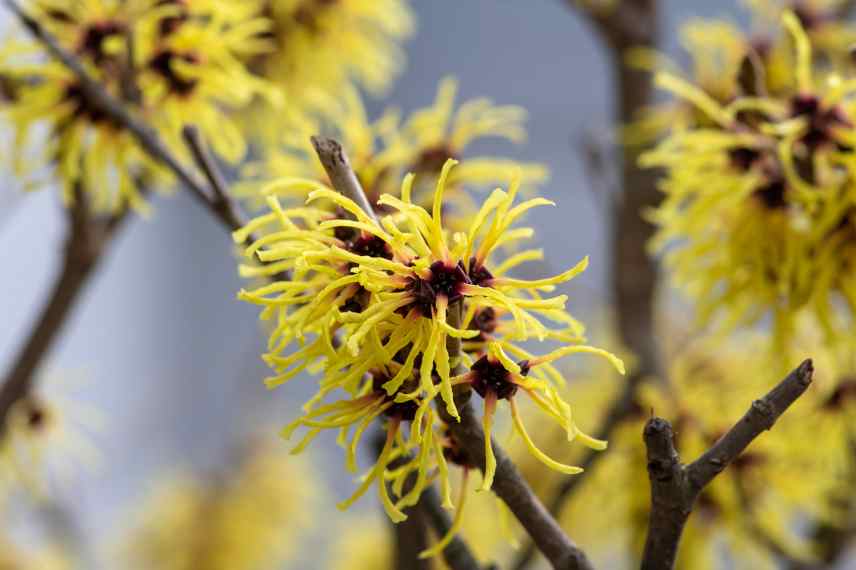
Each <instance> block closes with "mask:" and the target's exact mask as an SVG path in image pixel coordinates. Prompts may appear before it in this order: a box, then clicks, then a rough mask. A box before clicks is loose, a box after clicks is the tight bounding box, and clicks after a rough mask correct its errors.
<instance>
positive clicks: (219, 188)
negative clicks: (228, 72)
mask: <svg viewBox="0 0 856 570" xmlns="http://www.w3.org/2000/svg"><path fill="white" fill-rule="evenodd" d="M181 134H182V136H183V137H184V140H185V142H186V143H187V146H188V147H189V148H190V152H191V154H192V155H193V160H194V162H195V163H196V166H197V167H199V170H201V171H202V173H203V174H204V175H205V178H206V179H207V180H208V184H209V186H211V191H212V193H213V195H214V197H213V198H212V199H211V200H210V201H211V207H212V208H214V209H215V210H216V211H217V217H218V218H220V219H221V220H222V221H223V222H224V223H225V224H226V225H227V226H228V227H229V228H231V229H232V230H236V229H238V228H241V227H243V226H244V225H245V224H246V223H247V222H246V220H245V219H244V218H243V215H242V214H241V213H240V211H239V209H238V206H237V204H236V203H235V201H234V200H232V197H231V196H230V195H229V184H228V183H227V182H226V177H225V176H224V175H223V172H222V171H221V170H220V167H219V166H217V162H216V161H215V160H214V157H213V156H211V153H210V152H209V151H208V147H206V146H205V142H204V141H203V140H202V136H201V135H200V134H199V129H197V128H196V127H195V126H193V125H187V126H186V127H184V128H183V129H182V131H181ZM247 239H248V241H250V242H252V241H254V240H255V238H254V237H252V236H250V237H249V238H247Z"/></svg>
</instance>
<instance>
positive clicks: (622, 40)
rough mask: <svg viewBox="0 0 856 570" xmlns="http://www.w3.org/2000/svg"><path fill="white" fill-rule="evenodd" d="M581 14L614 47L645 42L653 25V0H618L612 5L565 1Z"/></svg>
mask: <svg viewBox="0 0 856 570" xmlns="http://www.w3.org/2000/svg"><path fill="white" fill-rule="evenodd" d="M565 1H566V2H567V4H568V5H569V6H570V7H571V8H573V9H575V10H577V11H579V12H580V13H582V14H583V16H585V19H586V20H587V21H588V22H589V24H591V26H592V27H593V28H594V29H595V31H597V33H598V34H599V35H600V36H601V38H602V39H603V40H604V41H605V42H606V43H608V44H609V45H610V46H612V47H613V48H616V49H621V50H623V49H626V48H628V47H632V46H633V45H636V44H644V43H647V39H648V38H649V37H650V36H651V31H652V30H653V28H654V27H655V26H656V22H655V21H654V20H653V18H654V17H655V16H656V9H655V6H654V5H655V4H656V1H657V0H620V1H619V2H617V3H616V4H615V5H614V6H611V7H605V6H598V5H597V0H593V1H592V0H565Z"/></svg>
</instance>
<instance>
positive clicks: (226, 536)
mask: <svg viewBox="0 0 856 570" xmlns="http://www.w3.org/2000/svg"><path fill="white" fill-rule="evenodd" d="M238 456H239V461H237V462H235V463H234V464H232V465H230V466H229V469H228V471H227V472H226V473H222V474H220V476H219V477H217V478H216V479H214V480H206V479H204V478H199V477H197V476H193V475H190V474H181V475H178V476H172V477H170V478H168V479H166V480H164V481H160V482H158V485H157V487H156V488H155V489H154V492H153V493H152V494H151V496H150V497H149V498H148V499H147V501H146V503H145V504H143V506H142V509H141V512H140V513H139V514H137V515H136V520H135V523H136V527H135V528H134V530H133V531H132V532H131V533H130V534H129V535H128V537H127V538H126V539H125V540H126V541H125V542H123V543H122V544H120V545H119V549H118V550H119V551H118V552H117V553H116V556H117V557H118V558H120V559H121V563H118V564H117V566H118V567H122V568H141V569H142V568H160V569H162V570H190V569H191V568H200V567H201V568H206V569H207V570H230V569H233V568H246V569H253V568H257V569H261V568H269V567H271V566H272V565H273V566H275V567H282V566H283V565H284V564H286V563H287V562H291V561H292V560H293V559H294V558H295V556H296V552H295V551H296V550H297V546H298V545H299V543H300V540H301V539H302V538H303V536H304V535H305V534H306V533H307V531H308V530H309V529H310V526H311V524H312V520H311V513H312V512H313V511H314V510H315V509H317V504H315V503H316V502H317V499H318V483H317V481H316V480H315V479H313V478H312V477H311V475H310V469H309V466H308V465H306V464H305V463H304V462H302V461H296V460H295V458H292V457H289V456H288V455H284V454H283V453H282V452H281V451H279V450H278V449H277V446H276V445H275V444H274V443H272V442H267V441H253V442H250V443H249V444H247V445H246V446H245V447H244V448H242V449H240V450H239V453H238ZM283 528H288V529H289V532H288V533H285V535H283V533H282V532H281V529H283Z"/></svg>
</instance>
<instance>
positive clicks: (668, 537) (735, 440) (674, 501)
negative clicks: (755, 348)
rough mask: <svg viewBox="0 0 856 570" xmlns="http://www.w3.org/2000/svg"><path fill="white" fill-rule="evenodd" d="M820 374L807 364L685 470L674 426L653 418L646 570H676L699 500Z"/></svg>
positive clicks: (648, 432) (648, 435) (648, 434)
mask: <svg viewBox="0 0 856 570" xmlns="http://www.w3.org/2000/svg"><path fill="white" fill-rule="evenodd" d="M813 372H814V369H813V367H812V363H811V360H806V361H805V362H803V363H802V364H800V365H799V366H798V367H797V368H796V369H795V370H794V371H793V372H791V373H790V374H789V375H788V376H787V377H786V378H785V379H784V380H782V381H781V382H780V383H779V384H778V385H777V386H776V387H775V388H773V389H772V390H771V391H770V392H769V393H768V394H767V395H766V396H764V397H763V398H761V399H759V400H755V401H754V402H752V406H751V407H750V408H749V411H747V412H746V414H744V416H743V417H742V418H741V419H740V421H738V422H737V423H736V424H734V426H733V427H732V428H731V429H730V430H729V431H728V432H726V433H725V435H723V436H722V437H721V438H719V440H718V441H717V442H716V443H714V444H713V446H712V447H711V448H710V449H708V450H707V451H706V452H705V453H704V454H702V456H701V457H699V458H698V459H696V460H695V461H693V462H692V463H690V464H689V465H686V466H685V465H682V464H681V459H680V456H679V455H678V452H677V450H676V449H675V444H674V433H673V431H672V426H671V424H670V423H669V422H668V421H666V420H664V419H662V418H652V419H651V420H649V421H648V423H647V424H646V425H645V431H644V440H645V446H646V447H647V448H648V477H649V479H650V482H651V514H650V517H649V521H648V537H647V539H646V541H645V551H644V554H643V556H642V570H671V568H673V567H674V564H675V558H676V557H677V553H678V544H679V542H680V539H681V534H682V533H683V529H684V525H685V524H686V522H687V519H688V518H689V516H690V513H691V512H692V508H693V503H694V502H695V500H696V498H697V497H698V496H699V494H700V493H701V491H702V489H704V488H705V487H706V486H707V485H708V484H709V483H710V482H711V481H712V480H713V479H714V477H716V476H717V475H719V473H721V472H722V470H723V469H725V468H726V467H728V465H729V464H730V463H731V462H732V461H733V460H734V459H735V458H737V456H738V455H740V453H742V452H743V450H744V449H746V447H748V446H749V444H750V443H752V441H753V440H754V439H755V438H756V437H758V436H759V435H760V434H761V433H762V432H764V431H766V430H769V429H771V428H772V427H773V424H775V423H776V420H777V419H778V418H779V416H781V415H782V414H783V413H784V412H785V410H787V409H788V407H790V405H791V404H793V403H794V402H795V401H796V400H797V398H799V397H800V396H802V394H803V393H804V392H805V391H806V390H807V389H808V387H809V385H810V384H811V380H812V374H813Z"/></svg>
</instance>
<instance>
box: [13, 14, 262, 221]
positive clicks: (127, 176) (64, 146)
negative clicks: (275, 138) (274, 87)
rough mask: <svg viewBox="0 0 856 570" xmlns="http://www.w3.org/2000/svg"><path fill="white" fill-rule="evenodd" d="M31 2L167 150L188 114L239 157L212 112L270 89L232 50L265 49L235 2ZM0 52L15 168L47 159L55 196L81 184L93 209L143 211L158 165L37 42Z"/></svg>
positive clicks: (258, 28)
mask: <svg viewBox="0 0 856 570" xmlns="http://www.w3.org/2000/svg"><path fill="white" fill-rule="evenodd" d="M34 9H36V10H35V12H34V14H35V17H36V18H37V19H38V21H39V22H40V23H41V24H42V25H43V26H45V27H46V28H47V29H48V30H50V31H51V32H53V33H54V34H55V35H56V36H57V38H58V40H59V41H60V43H61V44H62V45H63V47H65V48H66V49H67V50H69V51H70V52H72V53H73V54H74V55H76V56H77V57H78V58H79V59H80V61H81V63H82V64H83V65H84V67H85V68H86V69H87V71H88V72H89V73H90V74H91V75H92V76H93V77H94V78H95V79H96V80H98V81H99V82H100V83H101V84H102V85H103V88H104V89H105V90H106V91H107V92H108V93H110V94H111V95H113V96H114V97H116V98H119V99H120V100H122V101H123V103H124V104H126V105H127V106H129V107H130V108H131V109H132V110H133V112H135V113H138V114H140V115H142V116H143V117H144V118H145V119H147V120H148V122H149V123H150V124H151V125H153V126H154V127H155V129H156V131H157V133H158V134H159V135H161V137H163V138H164V139H165V140H166V142H167V143H168V145H169V146H170V149H171V150H172V151H173V152H174V153H176V154H177V155H179V156H181V157H185V156H187V154H188V153H187V151H186V150H185V145H184V144H183V142H182V141H181V139H180V132H181V128H182V126H184V125H186V124H188V123H194V124H196V125H198V126H199V127H200V129H201V130H202V132H203V134H205V135H208V138H209V140H211V142H212V147H213V148H214V150H215V151H216V152H217V153H218V154H219V155H220V156H222V157H223V158H224V159H226V160H230V161H237V160H239V159H241V158H243V155H244V153H245V150H246V142H245V140H244V136H243V134H242V133H241V132H240V130H239V129H238V127H237V125H236V123H235V122H234V119H231V118H229V117H228V115H224V113H225V111H226V110H227V109H228V108H230V107H231V108H234V107H238V106H241V105H245V104H247V103H248V102H249V101H250V100H252V98H253V97H255V96H257V95H270V97H275V96H274V95H272V94H270V93H271V92H270V90H269V89H268V88H267V85H266V84H265V83H264V82H263V81H262V80H260V79H258V78H255V77H253V76H252V75H251V74H250V73H249V72H248V71H247V70H246V69H245V67H244V65H243V64H242V63H241V62H240V60H239V56H242V55H246V54H247V53H258V52H259V51H262V50H263V49H265V46H266V44H265V43H264V42H262V41H260V40H259V39H257V37H258V35H259V34H260V33H261V32H262V31H264V30H265V29H266V27H267V24H266V23H265V21H264V20H262V19H260V18H258V17H256V16H253V15H252V13H250V12H247V11H246V10H243V11H242V10H235V9H223V10H221V9H219V8H218V9H217V10H213V9H212V8H211V6H210V4H206V3H193V4H192V5H191V4H185V3H183V2H156V1H154V0H147V1H143V0H140V1H137V2H131V3H125V2H115V1H110V0H88V1H86V2H81V3H68V2H56V1H51V2H41V3H35V5H34ZM0 51H2V54H3V58H2V63H0V75H2V76H3V78H4V83H5V84H6V85H7V86H8V88H7V89H6V91H5V93H4V95H5V97H4V105H3V109H2V112H3V113H4V114H5V116H6V118H7V119H8V120H9V122H10V123H11V124H12V125H13V128H14V131H15V136H16V144H15V151H16V152H15V155H14V157H13V158H14V163H15V167H16V171H17V173H18V174H21V175H25V174H31V175H34V176H38V175H39V174H41V173H40V172H39V169H41V168H43V165H44V163H45V162H47V163H49V164H52V169H53V178H54V179H56V180H57V181H58V182H60V183H61V184H62V186H63V198H64V200H65V201H66V202H69V201H71V200H72V199H73V197H74V194H75V187H76V186H77V185H82V187H83V189H84V190H85V192H87V193H88V194H90V195H91V197H92V203H93V206H94V208H95V210H96V211H98V212H107V211H117V210H119V209H121V208H123V207H125V206H127V205H130V206H132V207H134V208H136V209H139V210H144V209H145V201H144V200H143V198H142V196H141V194H140V186H141V185H142V184H143V183H144V181H145V180H146V179H147V178H150V177H151V176H152V175H153V174H154V175H156V176H157V177H158V179H159V180H160V182H161V183H160V184H159V185H158V186H161V185H162V182H163V179H164V177H166V173H165V171H163V169H161V168H160V167H159V166H158V165H157V164H156V163H155V162H154V161H153V160H152V159H150V158H149V157H148V156H146V155H145V153H144V152H143V151H142V150H141V149H140V148H139V146H138V145H137V143H136V142H135V140H134V139H133V138H132V137H131V135H130V134H129V133H128V132H127V131H126V130H125V129H124V128H123V127H122V126H121V125H118V124H115V123H114V122H112V121H111V120H110V119H109V118H108V117H107V116H106V115H104V114H103V113H102V112H101V111H100V110H99V109H98V108H95V107H93V106H92V104H91V103H90V102H89V100H88V99H87V97H86V95H85V92H84V89H83V88H82V87H81V85H80V84H79V81H78V80H77V79H76V77H75V76H74V75H73V74H72V73H71V72H70V71H69V70H67V69H66V68H65V67H64V66H63V65H61V64H60V63H57V62H55V61H53V60H50V59H47V54H46V53H45V52H44V50H43V49H42V48H40V47H39V46H38V45H37V44H34V43H32V42H21V41H18V40H15V39H8V40H6V42H5V43H4V44H3V46H2V47H1V48H0ZM34 139H35V140H34ZM34 153H35V154H37V156H38V158H37V159H35V160H33V159H32V155H33V154H34ZM32 184H33V185H35V184H38V183H37V182H33V183H32Z"/></svg>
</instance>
